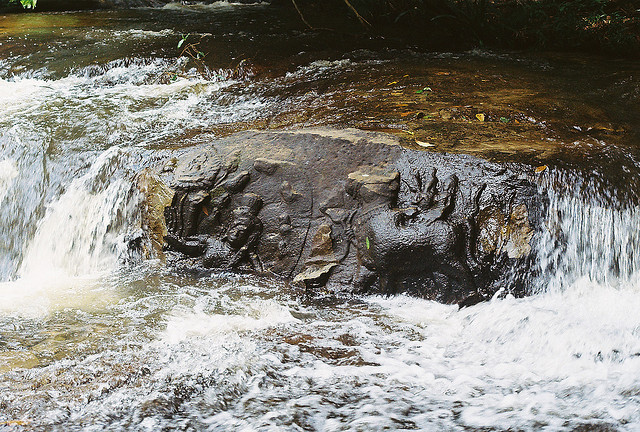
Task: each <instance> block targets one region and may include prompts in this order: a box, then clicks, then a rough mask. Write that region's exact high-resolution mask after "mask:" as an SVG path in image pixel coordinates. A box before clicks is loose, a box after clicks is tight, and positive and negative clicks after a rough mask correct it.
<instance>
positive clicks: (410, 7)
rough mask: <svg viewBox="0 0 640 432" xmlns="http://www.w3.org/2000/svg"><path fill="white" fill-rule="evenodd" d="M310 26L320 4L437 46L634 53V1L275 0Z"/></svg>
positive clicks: (638, 14)
mask: <svg viewBox="0 0 640 432" xmlns="http://www.w3.org/2000/svg"><path fill="white" fill-rule="evenodd" d="M289 1H290V2H291V3H292V4H293V5H294V7H296V9H297V10H298V11H299V12H300V15H301V17H304V19H305V21H306V22H307V25H308V26H310V27H314V26H315V27H326V26H330V24H328V23H325V22H322V18H320V19H316V18H317V17H322V16H325V15H326V12H324V11H326V10H327V9H333V10H341V13H342V14H351V16H352V18H353V21H354V22H356V21H357V22H359V25H360V26H361V27H362V29H363V30H365V31H370V32H372V33H379V34H382V35H384V36H388V37H401V38H403V39H406V40H409V41H413V42H415V43H416V44H417V45H426V46H429V47H434V48H440V47H443V46H445V47H447V48H473V47H492V48H507V49H531V48H533V49H554V50H579V51H588V52H597V53H601V54H611V55H616V56H624V57H633V56H637V55H639V54H640V4H638V3H637V2H636V1H634V0H330V2H331V3H332V4H331V5H329V4H328V2H327V1H326V0H323V1H315V0H278V2H279V3H282V4H284V3H287V2H289Z"/></svg>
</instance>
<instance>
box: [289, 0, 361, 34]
mask: <svg viewBox="0 0 640 432" xmlns="http://www.w3.org/2000/svg"><path fill="white" fill-rule="evenodd" d="M345 1H346V0H345ZM291 3H293V6H294V7H295V8H296V10H297V11H298V15H300V19H301V20H302V22H303V23H305V25H306V26H307V27H309V28H310V29H311V30H313V26H312V25H311V24H309V23H308V22H307V20H306V19H305V17H304V15H302V12H301V11H300V8H299V7H298V4H297V3H296V0H291ZM356 13H357V12H356Z"/></svg>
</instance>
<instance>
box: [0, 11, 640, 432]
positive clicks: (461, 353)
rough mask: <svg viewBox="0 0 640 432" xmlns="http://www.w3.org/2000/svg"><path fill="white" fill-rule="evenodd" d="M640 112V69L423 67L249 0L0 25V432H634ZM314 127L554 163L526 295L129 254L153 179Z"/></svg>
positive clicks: (445, 59)
mask: <svg viewBox="0 0 640 432" xmlns="http://www.w3.org/2000/svg"><path fill="white" fill-rule="evenodd" d="M341 25H343V24H341ZM187 34H188V35H189V36H188V37H187V38H186V42H185V43H186V45H188V44H190V43H199V45H198V46H197V47H195V48H194V49H196V50H197V51H201V52H203V53H204V54H206V56H205V57H204V59H203V60H202V61H199V60H196V59H194V58H190V57H189V56H188V55H186V54H188V53H184V54H185V55H182V56H181V55H180V54H181V51H182V49H183V48H184V47H185V46H186V45H185V43H183V46H182V47H181V48H178V47H177V45H178V43H179V41H180V40H181V39H182V38H183V35H187ZM639 106H640V63H638V62H631V61H615V60H605V59H599V58H586V57H572V56H560V55H557V54H555V55H552V54H548V55H544V54H537V55H531V54H522V53H497V52H484V51H474V52H464V53H423V52H420V51H419V50H417V49H415V48H412V47H407V46H403V45H402V44H400V43H399V42H394V41H381V40H377V39H375V38H369V37H363V36H356V35H353V34H351V33H349V29H348V27H347V28H346V29H345V28H344V27H341V30H339V31H331V32H327V31H316V32H312V31H307V30H305V29H304V26H302V25H301V24H300V23H299V22H298V20H297V19H296V16H295V15H293V16H292V15H291V12H287V11H282V10H280V9H276V8H270V7H269V6H267V5H260V4H259V5H236V4H228V3H219V4H215V5H211V6H184V5H178V4H171V5H169V6H167V7H165V8H162V9H140V10H132V11H110V12H81V13H65V14H57V13H48V14H21V15H7V16H0V431H14V430H15V431H22V430H25V431H28V430H37V431H55V430H60V431H74V430H83V431H84V430H86V431H94V430H95V431H102V430H139V431H146V430H148V431H158V430H194V431H195V430H198V431H201V430H224V431H227V430H238V431H252V430H260V431H276V430H277V431H280V430H291V431H299V430H304V431H316V430H326V431H334V430H349V431H371V430H425V431H442V430H447V431H449V430H450V431H494V430H495V431H503V430H505V431H506V430H510V431H520V430H522V431H538V430H548V431H557V430H567V431H574V430H575V431H635V430H639V429H640V314H639V313H638V310H640V280H639V279H638V276H639V275H640V273H639V272H638V270H639V269H640V255H638V253H639V251H640V217H639V214H638V213H639V212H640V209H639V208H638V204H639V201H638V194H637V191H638V190H640V189H639V188H638V178H639V176H638V174H639V172H640V165H639V162H638V157H639V156H640V151H639V149H640V110H639V108H638V107H639ZM317 125H331V126H337V127H358V128H363V129H371V130H379V131H386V132H391V133H394V134H397V135H400V136H402V137H404V138H406V139H409V140H411V139H415V140H418V141H420V143H422V144H423V145H424V146H426V147H429V148H431V149H434V150H441V151H452V152H469V153H473V154H476V155H480V156H483V157H486V158H490V159H493V160H502V161H520V162H527V163H532V164H535V165H547V166H548V169H546V170H544V171H543V172H542V173H541V174H540V176H539V184H540V191H541V193H544V194H546V195H547V196H548V198H549V211H548V216H547V220H546V222H545V226H546V229H545V230H544V231H543V232H542V233H539V234H538V235H537V236H536V238H535V247H536V250H537V252H538V260H539V262H538V264H537V268H538V271H537V272H536V274H532V275H530V277H531V278H532V279H533V280H535V283H533V286H535V287H536V292H535V293H533V295H532V296H530V297H527V298H522V299H516V298H513V297H512V296H509V295H507V296H506V297H505V298H500V299H498V298H496V299H494V300H492V301H490V302H486V303H482V304H479V305H476V306H473V307H470V308H465V309H462V310H458V307H457V306H447V305H441V304H437V303H434V302H430V301H426V300H420V299H415V298H410V297H405V296H398V297H391V298H384V297H376V296H358V297H351V296H345V297H340V296H338V297H335V296H323V297H318V298H308V297H306V296H305V295H304V293H303V291H302V290H300V289H298V288H294V287H290V286H288V285H287V284H285V283H283V282H280V281H278V280H273V279H270V278H260V277H256V276H239V275H233V274H218V273H214V274H207V275H199V276H198V277H196V276H194V275H190V274H182V273H180V272H176V271H175V270H172V269H168V268H166V266H164V265H163V263H162V262H161V260H160V259H146V260H143V259H141V258H140V257H138V256H131V255H130V254H129V253H128V249H127V247H126V243H127V241H128V240H129V239H130V238H132V236H133V237H135V236H136V235H137V233H138V231H139V229H140V218H141V215H140V212H141V202H142V199H141V196H140V193H139V192H138V190H137V188H136V181H135V178H136V175H137V174H138V173H140V172H141V171H142V170H143V169H144V168H145V167H147V166H152V165H153V164H154V163H156V162H157V161H159V160H161V159H163V158H166V157H170V156H171V155H174V154H179V153H180V152H181V151H184V149H187V148H189V147H190V146H193V145H196V144H201V143H206V142H209V141H211V140H213V139H215V138H216V137H219V136H222V135H227V134H230V133H232V132H234V131H238V130H243V129H247V128H272V129H282V128H294V127H304V126H317Z"/></svg>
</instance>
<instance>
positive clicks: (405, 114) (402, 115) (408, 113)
mask: <svg viewBox="0 0 640 432" xmlns="http://www.w3.org/2000/svg"><path fill="white" fill-rule="evenodd" d="M411 114H413V111H407V112H403V113H402V114H400V117H406V116H408V115H411Z"/></svg>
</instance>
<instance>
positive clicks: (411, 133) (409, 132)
mask: <svg viewBox="0 0 640 432" xmlns="http://www.w3.org/2000/svg"><path fill="white" fill-rule="evenodd" d="M405 132H406V133H408V134H409V135H414V133H413V132H411V131H405Z"/></svg>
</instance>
